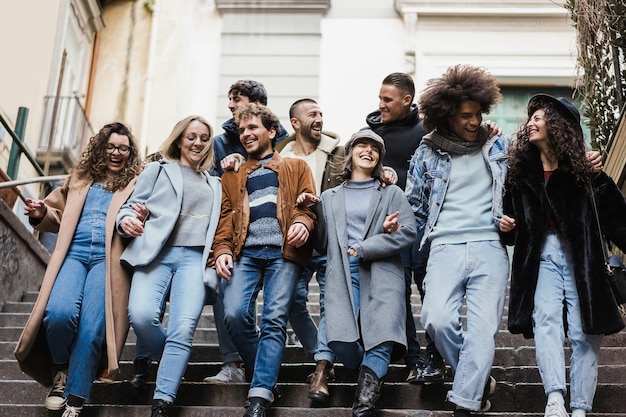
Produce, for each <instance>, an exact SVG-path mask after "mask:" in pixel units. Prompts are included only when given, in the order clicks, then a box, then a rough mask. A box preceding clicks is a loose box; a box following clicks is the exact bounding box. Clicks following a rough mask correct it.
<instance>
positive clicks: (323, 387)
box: [309, 360, 333, 403]
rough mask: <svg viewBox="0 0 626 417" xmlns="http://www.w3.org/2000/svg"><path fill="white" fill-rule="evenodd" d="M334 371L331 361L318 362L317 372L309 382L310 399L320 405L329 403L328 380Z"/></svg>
mask: <svg viewBox="0 0 626 417" xmlns="http://www.w3.org/2000/svg"><path fill="white" fill-rule="evenodd" d="M332 370H333V365H332V364H331V363H330V362H329V361H327V360H321V361H319V362H317V365H316V366H315V372H314V373H313V375H312V376H311V381H310V382H309V398H310V399H311V400H313V401H316V402H320V403H327V402H328V398H329V394H328V380H329V375H330V373H331V371H332Z"/></svg>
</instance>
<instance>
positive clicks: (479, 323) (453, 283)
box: [421, 241, 509, 410]
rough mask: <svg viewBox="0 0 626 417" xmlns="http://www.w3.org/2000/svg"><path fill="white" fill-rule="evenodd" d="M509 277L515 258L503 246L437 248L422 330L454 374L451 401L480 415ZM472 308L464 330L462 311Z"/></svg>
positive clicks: (497, 243)
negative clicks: (511, 263) (512, 258)
mask: <svg viewBox="0 0 626 417" xmlns="http://www.w3.org/2000/svg"><path fill="white" fill-rule="evenodd" d="M508 277H509V258H508V255H507V252H506V250H505V248H504V247H503V246H502V244H501V243H500V241H480V242H468V243H460V244H442V245H435V246H433V247H431V250H430V254H429V258H428V266H427V269H426V277H425V278H424V290H425V292H426V294H428V295H427V296H426V297H424V304H423V305H422V320H421V321H422V325H423V326H424V329H425V330H426V331H427V332H428V333H429V334H430V335H431V336H432V337H433V339H434V340H435V345H436V346H437V350H439V352H440V353H441V355H442V356H443V358H444V359H445V360H446V362H448V364H449V365H450V366H451V367H452V370H453V371H454V382H453V384H452V389H451V390H450V391H449V392H448V398H447V399H448V401H450V402H452V403H454V404H456V405H458V406H460V407H462V408H466V409H468V410H479V409H480V402H481V399H482V394H483V390H484V388H485V384H486V382H487V378H488V377H489V373H490V372H491V366H492V364H493V357H494V354H495V338H496V336H497V335H498V330H499V328H500V322H501V320H502V310H503V307H504V300H505V296H506V285H507V281H508ZM464 298H465V302H466V305H467V327H466V330H463V325H462V321H461V309H462V307H463V299H464Z"/></svg>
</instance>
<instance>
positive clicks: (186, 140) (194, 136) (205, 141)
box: [178, 120, 211, 169]
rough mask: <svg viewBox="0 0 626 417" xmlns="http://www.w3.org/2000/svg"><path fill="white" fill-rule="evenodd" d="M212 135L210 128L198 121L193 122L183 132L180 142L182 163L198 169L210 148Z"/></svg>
mask: <svg viewBox="0 0 626 417" xmlns="http://www.w3.org/2000/svg"><path fill="white" fill-rule="evenodd" d="M210 141H211V134H210V132H209V128H208V127H207V125H205V124H204V123H202V122H200V121H198V120H192V121H191V122H190V123H189V125H188V126H187V127H186V128H185V130H184V131H183V134H182V135H181V138H180V139H179V142H178V148H179V149H180V161H179V162H180V163H181V164H182V165H186V166H188V167H191V168H194V169H195V168H197V167H198V164H199V163H200V162H201V161H202V158H203V157H204V154H205V149H206V148H207V147H208V146H209V143H210Z"/></svg>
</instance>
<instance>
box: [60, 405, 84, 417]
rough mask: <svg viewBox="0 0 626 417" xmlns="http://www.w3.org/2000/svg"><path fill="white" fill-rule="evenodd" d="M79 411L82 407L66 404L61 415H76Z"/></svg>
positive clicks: (70, 416) (65, 416)
mask: <svg viewBox="0 0 626 417" xmlns="http://www.w3.org/2000/svg"><path fill="white" fill-rule="evenodd" d="M81 411H83V407H72V406H71V405H66V406H65V411H64V412H63V415H62V416H61V417H78V416H79V415H80V412H81Z"/></svg>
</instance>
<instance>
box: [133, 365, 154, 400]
mask: <svg viewBox="0 0 626 417" xmlns="http://www.w3.org/2000/svg"><path fill="white" fill-rule="evenodd" d="M134 364H135V375H134V376H133V379H131V380H130V385H131V386H132V387H133V388H134V389H135V390H136V391H137V392H139V393H141V392H143V391H145V390H146V384H147V382H148V374H149V373H150V364H151V360H150V359H149V358H136V359H135V362H134Z"/></svg>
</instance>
